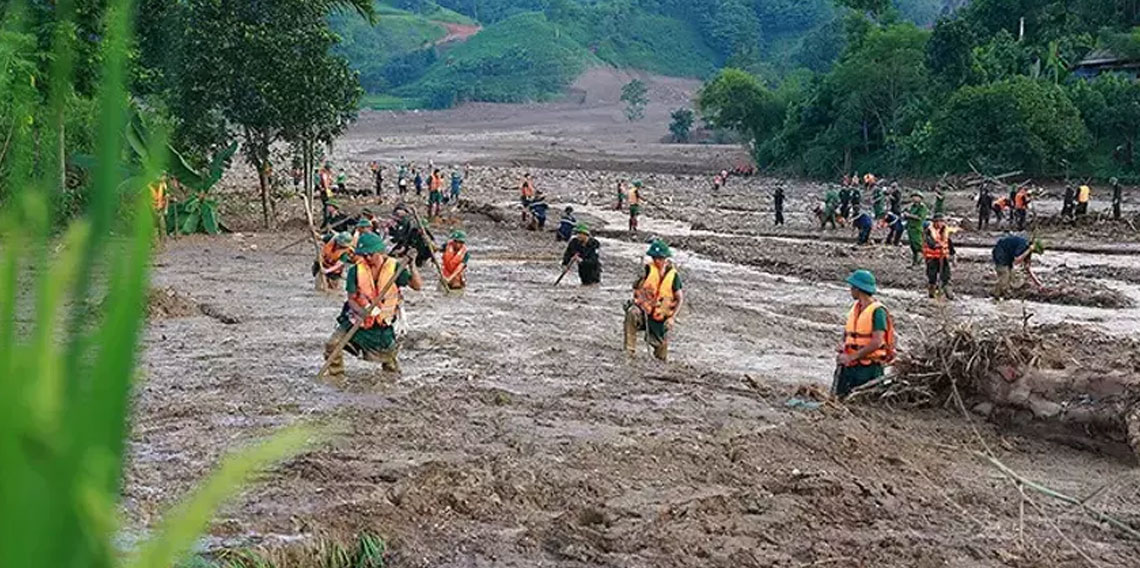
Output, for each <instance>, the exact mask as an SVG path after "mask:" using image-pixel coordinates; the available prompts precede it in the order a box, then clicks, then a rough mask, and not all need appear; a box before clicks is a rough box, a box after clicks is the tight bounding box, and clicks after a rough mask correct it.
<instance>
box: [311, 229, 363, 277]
mask: <svg viewBox="0 0 1140 568" xmlns="http://www.w3.org/2000/svg"><path fill="white" fill-rule="evenodd" d="M352 241H353V237H352V234H350V233H348V232H341V233H337V234H335V235H331V236H330V237H329V238H328V239H326V240H325V244H324V245H323V246H322V247H321V260H320V262H319V263H318V262H317V261H313V276H314V277H315V276H316V275H317V273H318V272H321V273H324V275H325V278H326V279H328V283H329V287H330V288H332V289H333V290H336V289H339V288H340V281H341V279H342V278H343V277H344V272H345V270H347V268H348V267H349V266H351V265H352V264H353V262H355V259H354V256H353V252H352V251H353V249H352Z"/></svg>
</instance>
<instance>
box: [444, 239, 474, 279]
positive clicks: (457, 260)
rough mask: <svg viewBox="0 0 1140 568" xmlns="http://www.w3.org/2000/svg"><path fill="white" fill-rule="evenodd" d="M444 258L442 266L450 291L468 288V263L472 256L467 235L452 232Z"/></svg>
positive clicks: (445, 248)
mask: <svg viewBox="0 0 1140 568" xmlns="http://www.w3.org/2000/svg"><path fill="white" fill-rule="evenodd" d="M442 256H443V258H442V260H441V261H440V266H441V267H442V268H443V279H444V281H446V282H447V287H448V289H451V290H463V289H464V288H467V263H468V262H469V261H470V260H471V254H470V253H468V252H467V233H464V232H463V231H459V230H456V231H452V233H451V239H450V240H448V241H447V244H446V245H444V247H443V255H442Z"/></svg>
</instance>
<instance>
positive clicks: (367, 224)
mask: <svg viewBox="0 0 1140 568" xmlns="http://www.w3.org/2000/svg"><path fill="white" fill-rule="evenodd" d="M356 227H357V228H359V229H371V228H372V221H369V220H368V219H361V220H359V221H357V222H356Z"/></svg>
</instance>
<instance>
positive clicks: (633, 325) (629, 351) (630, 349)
mask: <svg viewBox="0 0 1140 568" xmlns="http://www.w3.org/2000/svg"><path fill="white" fill-rule="evenodd" d="M640 329H641V309H640V308H638V307H637V306H632V307H630V308H629V309H627V310H626V311H625V353H626V355H628V356H630V357H634V356H635V355H637V332H638V331H639V330H640Z"/></svg>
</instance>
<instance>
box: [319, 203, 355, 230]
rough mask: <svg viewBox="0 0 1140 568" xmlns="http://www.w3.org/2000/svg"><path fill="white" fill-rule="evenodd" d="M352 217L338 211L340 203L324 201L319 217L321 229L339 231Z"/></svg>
mask: <svg viewBox="0 0 1140 568" xmlns="http://www.w3.org/2000/svg"><path fill="white" fill-rule="evenodd" d="M351 221H352V218H351V217H349V216H348V215H345V214H344V213H341V212H340V205H339V204H337V202H335V201H331V200H330V201H328V202H326V203H325V210H324V213H323V217H322V219H321V227H320V228H321V231H339V230H341V229H344V228H345V227H347V226H348V225H349V223H350V222H351Z"/></svg>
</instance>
